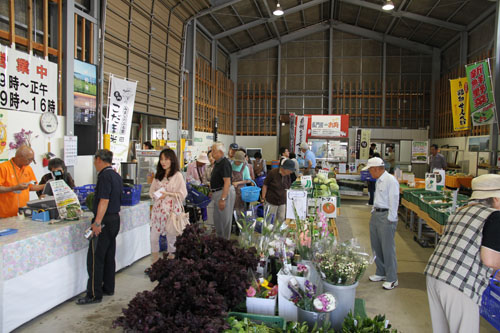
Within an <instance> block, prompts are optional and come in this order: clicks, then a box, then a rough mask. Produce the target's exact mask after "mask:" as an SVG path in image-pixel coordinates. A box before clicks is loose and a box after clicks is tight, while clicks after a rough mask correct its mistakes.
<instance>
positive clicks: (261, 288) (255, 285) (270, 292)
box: [247, 278, 278, 298]
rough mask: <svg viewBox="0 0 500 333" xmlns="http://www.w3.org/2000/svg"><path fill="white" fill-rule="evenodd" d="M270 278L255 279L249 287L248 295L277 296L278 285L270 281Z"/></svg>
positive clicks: (260, 296)
mask: <svg viewBox="0 0 500 333" xmlns="http://www.w3.org/2000/svg"><path fill="white" fill-rule="evenodd" d="M269 280H270V278H267V279H264V278H260V279H253V280H252V285H251V286H250V287H249V288H248V289H247V297H258V298H275V297H276V295H278V285H274V286H273V285H272V284H271V283H269Z"/></svg>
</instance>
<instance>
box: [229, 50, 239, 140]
mask: <svg viewBox="0 0 500 333" xmlns="http://www.w3.org/2000/svg"><path fill="white" fill-rule="evenodd" d="M230 61H231V67H230V69H229V71H230V78H231V81H233V87H234V88H233V91H234V94H233V95H234V97H233V142H236V126H237V122H236V117H237V116H238V58H237V57H236V56H234V55H231V57H230Z"/></svg>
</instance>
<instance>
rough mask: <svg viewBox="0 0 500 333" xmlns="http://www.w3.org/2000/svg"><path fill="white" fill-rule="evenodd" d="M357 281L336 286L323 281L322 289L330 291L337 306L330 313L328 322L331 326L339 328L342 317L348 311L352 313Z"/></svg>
mask: <svg viewBox="0 0 500 333" xmlns="http://www.w3.org/2000/svg"><path fill="white" fill-rule="evenodd" d="M358 285H359V282H356V283H355V284H352V285H349V286H338V285H334V284H330V283H328V282H325V281H323V289H324V291H325V292H329V293H332V294H333V296H335V299H336V301H337V307H336V309H335V310H333V311H332V312H331V313H330V322H331V325H332V328H334V329H335V330H340V329H341V328H342V323H343V322H344V318H345V317H346V316H347V314H348V313H349V312H352V313H354V302H355V299H356V288H357V287H358Z"/></svg>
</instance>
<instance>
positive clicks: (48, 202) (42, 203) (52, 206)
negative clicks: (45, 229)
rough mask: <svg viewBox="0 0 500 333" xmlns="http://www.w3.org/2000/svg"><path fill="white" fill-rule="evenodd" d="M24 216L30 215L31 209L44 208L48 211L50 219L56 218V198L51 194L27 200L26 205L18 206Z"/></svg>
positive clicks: (57, 214) (57, 216)
mask: <svg viewBox="0 0 500 333" xmlns="http://www.w3.org/2000/svg"><path fill="white" fill-rule="evenodd" d="M19 210H20V211H21V212H23V213H24V215H25V216H31V215H32V212H33V211H39V210H45V211H49V214H50V218H51V219H58V218H59V212H58V210H57V205H56V200H55V198H54V197H53V196H46V197H44V198H42V199H36V200H31V201H28V203H27V207H22V208H19Z"/></svg>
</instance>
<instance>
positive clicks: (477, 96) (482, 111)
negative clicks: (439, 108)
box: [465, 60, 496, 126]
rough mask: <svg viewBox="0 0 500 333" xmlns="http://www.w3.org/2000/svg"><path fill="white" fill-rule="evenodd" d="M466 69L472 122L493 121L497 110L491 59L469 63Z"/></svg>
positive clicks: (476, 123) (475, 123)
mask: <svg viewBox="0 0 500 333" xmlns="http://www.w3.org/2000/svg"><path fill="white" fill-rule="evenodd" d="M465 71H466V72H467V81H468V83H469V90H470V94H469V95H470V112H471V117H472V124H473V125H474V126H479V125H488V124H491V123H493V122H494V121H495V113H496V111H495V100H494V98H493V89H492V82H491V75H490V65H489V60H484V61H480V62H477V63H474V64H471V65H467V66H465Z"/></svg>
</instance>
